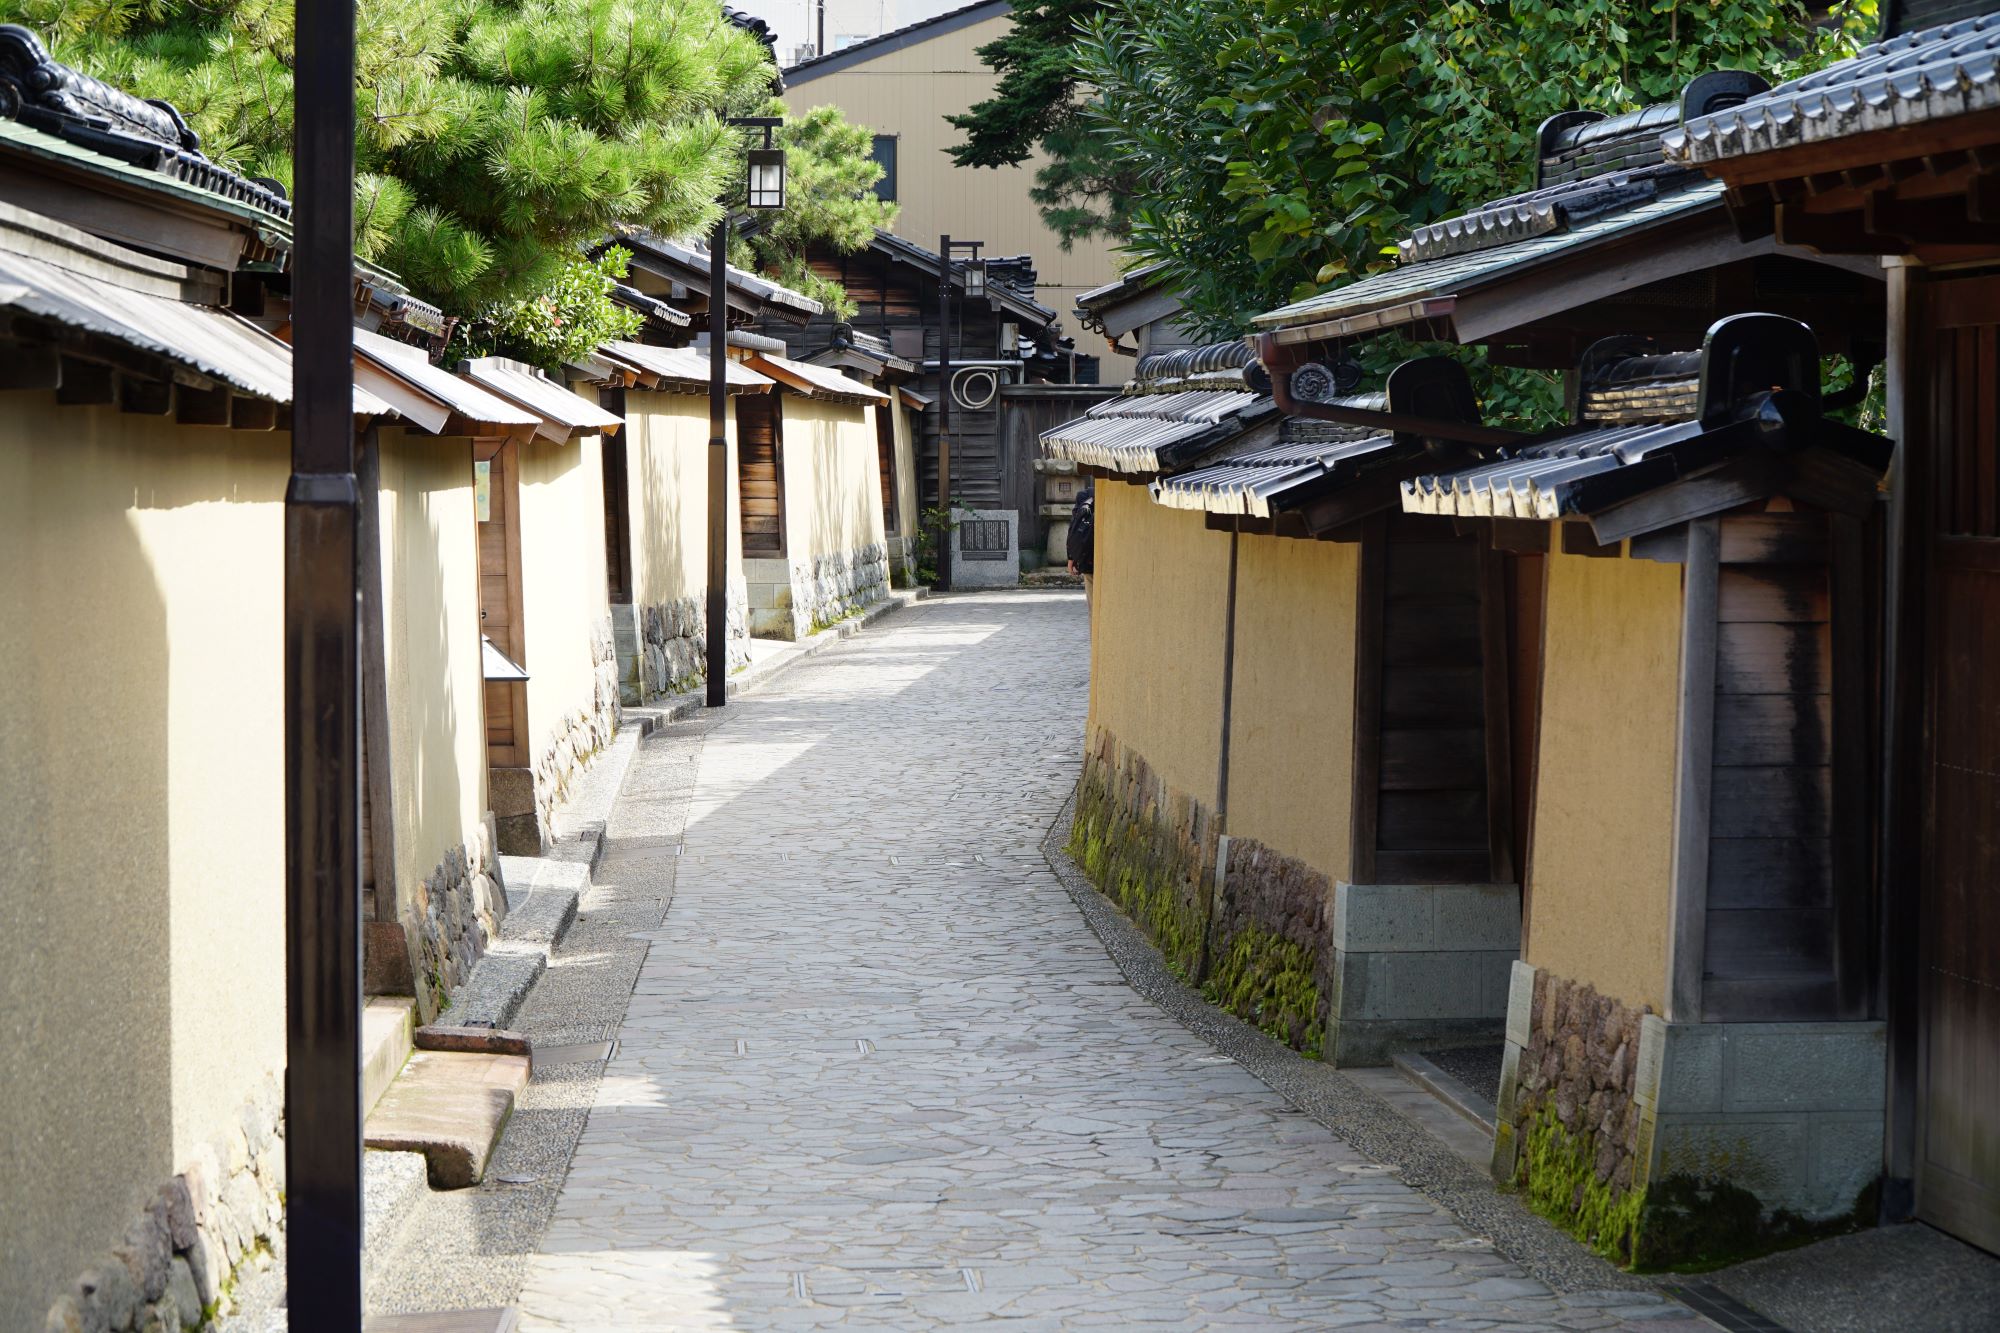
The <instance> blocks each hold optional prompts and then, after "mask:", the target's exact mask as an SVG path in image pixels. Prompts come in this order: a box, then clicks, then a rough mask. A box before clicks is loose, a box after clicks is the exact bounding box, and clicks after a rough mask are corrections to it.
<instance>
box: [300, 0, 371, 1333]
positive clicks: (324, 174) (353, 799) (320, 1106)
mask: <svg viewBox="0 0 2000 1333" xmlns="http://www.w3.org/2000/svg"><path fill="white" fill-rule="evenodd" d="M296 24H297V35H298V51H299V56H300V59H299V62H298V68H297V73H296V78H295V81H294V97H295V99H296V110H295V113H294V130H293V160H294V162H295V163H296V164H297V167H296V171H295V173H294V176H293V183H294V186H295V188H296V190H297V194H298V199H297V204H296V208H295V210H294V212H293V243H292V477H291V483H290V485H289V486H288V487H287V488H286V491H285V630H284V643H285V1238H286V1246H285V1252H286V1262H287V1266H288V1271H287V1276H286V1281H287V1286H288V1295H287V1299H286V1305H287V1307H288V1309H289V1311H290V1316H291V1327H292V1328H293V1330H294V1331H295V1333H321V1330H325V1331H326V1333H333V1331H334V1330H339V1331H340V1333H352V1330H354V1329H358V1328H360V1327H361V1133H362V1130H361V926H360V904H361V826H360V818H359V811H360V806H361V774H360V748H361V727H360V694H361V673H360V645H359V640H360V608H359V603H360V564H359V555H358V553H359V549H360V548H359V545H358V543H359V538H360V525H361V493H360V487H359V485H358V484H357V482H356V480H355V475H354V332H353V319H352V313H351V312H352V304H353V293H354V276H353V275H354V234H353V226H354V205H353V185H354V6H353V4H352V3H351V0H299V3H298V7H297V16H296Z"/></svg>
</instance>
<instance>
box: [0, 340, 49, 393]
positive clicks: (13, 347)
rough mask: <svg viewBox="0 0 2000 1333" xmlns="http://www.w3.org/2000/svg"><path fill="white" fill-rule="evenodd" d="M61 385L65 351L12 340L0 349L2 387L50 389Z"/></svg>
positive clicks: (0, 383)
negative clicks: (62, 352) (63, 353)
mask: <svg viewBox="0 0 2000 1333" xmlns="http://www.w3.org/2000/svg"><path fill="white" fill-rule="evenodd" d="M61 384H62V354H61V353H60V352H58V351H57V350H56V349H55V348H53V347H48V346H41V345H37V344H33V343H9V344H8V345H7V346H6V347H5V348H4V349H0V389H35V390H48V389H54V388H58V387H60V386H61Z"/></svg>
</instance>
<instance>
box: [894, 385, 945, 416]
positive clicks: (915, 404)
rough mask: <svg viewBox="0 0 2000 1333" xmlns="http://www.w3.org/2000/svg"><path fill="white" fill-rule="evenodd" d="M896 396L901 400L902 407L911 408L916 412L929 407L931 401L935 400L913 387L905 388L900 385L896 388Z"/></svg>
mask: <svg viewBox="0 0 2000 1333" xmlns="http://www.w3.org/2000/svg"><path fill="white" fill-rule="evenodd" d="M896 396H897V397H898V398H900V399H902V400H903V406H904V407H908V408H913V409H915V410H916V411H918V412H921V411H923V410H924V409H925V408H927V407H929V406H930V405H931V404H932V403H934V402H936V401H937V400H936V399H935V398H926V397H924V396H923V395H922V394H920V393H918V392H917V391H916V390H915V389H905V388H901V387H898V388H897V390H896Z"/></svg>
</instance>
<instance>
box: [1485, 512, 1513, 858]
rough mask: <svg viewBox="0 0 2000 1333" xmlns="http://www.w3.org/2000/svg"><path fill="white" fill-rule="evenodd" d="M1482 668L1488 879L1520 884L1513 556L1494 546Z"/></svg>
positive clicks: (1488, 550) (1489, 554) (1488, 559)
mask: <svg viewBox="0 0 2000 1333" xmlns="http://www.w3.org/2000/svg"><path fill="white" fill-rule="evenodd" d="M1479 658H1480V661H1479V666H1480V677H1481V685H1482V687H1483V690H1484V700H1483V704H1484V709H1485V719H1484V721H1485V737H1486V852H1487V858H1488V859H1487V866H1488V873H1487V878H1488V879H1489V880H1490V881H1491V882H1492V883H1495V884H1515V883H1518V882H1519V876H1520V863H1519V861H1518V859H1517V852H1516V849H1515V847H1514V745H1513V738H1512V734H1511V727H1510V722H1511V718H1512V715H1513V702H1514V700H1513V692H1512V690H1511V689H1510V688H1509V680H1510V674H1511V668H1512V665H1513V657H1512V654H1510V653H1509V652H1508V651H1507V557H1506V556H1505V555H1502V554H1501V553H1500V552H1498V551H1496V550H1494V549H1493V548H1492V547H1491V546H1481V547H1480V548H1479Z"/></svg>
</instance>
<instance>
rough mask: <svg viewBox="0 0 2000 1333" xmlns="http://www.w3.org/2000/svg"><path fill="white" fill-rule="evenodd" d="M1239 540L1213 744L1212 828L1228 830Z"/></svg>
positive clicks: (1232, 557) (1232, 549)
mask: <svg viewBox="0 0 2000 1333" xmlns="http://www.w3.org/2000/svg"><path fill="white" fill-rule="evenodd" d="M1242 541H1243V539H1242V537H1240V536H1238V535H1237V534H1235V533H1231V534H1230V535H1229V593H1228V596H1227V598H1226V599H1225V601H1224V603H1223V612H1222V731H1221V734H1220V735H1219V736H1218V737H1217V742H1216V761H1215V826H1216V828H1217V830H1219V831H1223V832H1227V831H1228V828H1229V720H1230V713H1231V709H1230V705H1231V704H1232V703H1234V701H1235V694H1234V690H1235V687H1236V570H1237V554H1238V551H1237V548H1238V546H1239V545H1240V544H1241V543H1242Z"/></svg>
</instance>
